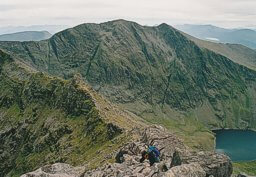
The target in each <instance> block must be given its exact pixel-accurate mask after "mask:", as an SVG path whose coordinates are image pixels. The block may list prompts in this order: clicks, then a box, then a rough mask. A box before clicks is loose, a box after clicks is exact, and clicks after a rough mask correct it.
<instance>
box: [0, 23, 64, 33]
mask: <svg viewBox="0 0 256 177" xmlns="http://www.w3.org/2000/svg"><path fill="white" fill-rule="evenodd" d="M67 28H69V26H67V25H33V26H6V27H0V35H1V34H10V33H17V32H23V31H48V32H49V33H51V34H55V33H57V32H60V31H62V30H64V29H67Z"/></svg>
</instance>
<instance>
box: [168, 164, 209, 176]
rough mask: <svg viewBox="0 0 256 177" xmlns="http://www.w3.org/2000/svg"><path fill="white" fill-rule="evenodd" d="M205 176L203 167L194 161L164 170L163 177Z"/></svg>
mask: <svg viewBox="0 0 256 177" xmlns="http://www.w3.org/2000/svg"><path fill="white" fill-rule="evenodd" d="M184 176H186V177H206V173H205V171H204V169H203V168H202V167H201V166H200V165H199V164H196V163H191V164H184V165H180V166H176V167H173V168H172V169H171V170H169V171H168V172H166V174H165V177H184Z"/></svg>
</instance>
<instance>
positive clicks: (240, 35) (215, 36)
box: [176, 25, 256, 49]
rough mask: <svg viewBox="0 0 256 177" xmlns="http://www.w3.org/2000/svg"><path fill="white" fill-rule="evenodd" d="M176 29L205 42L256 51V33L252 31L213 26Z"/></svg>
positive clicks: (185, 26)
mask: <svg viewBox="0 0 256 177" xmlns="http://www.w3.org/2000/svg"><path fill="white" fill-rule="evenodd" d="M176 28H177V29H179V30H181V31H183V32H185V33H188V34H190V35H192V36H195V37H197V38H200V39H203V40H215V41H217V42H223V43H232V44H242V45H244V46H247V47H249V48H252V49H256V42H255V41H256V31H254V30H251V29H225V28H219V27H216V26H212V25H177V26H176Z"/></svg>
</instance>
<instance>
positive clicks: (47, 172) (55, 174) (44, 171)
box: [21, 163, 85, 177]
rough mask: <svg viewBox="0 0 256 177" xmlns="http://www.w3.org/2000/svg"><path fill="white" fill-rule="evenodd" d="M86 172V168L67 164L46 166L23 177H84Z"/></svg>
mask: <svg viewBox="0 0 256 177" xmlns="http://www.w3.org/2000/svg"><path fill="white" fill-rule="evenodd" d="M84 170H85V168H84V167H72V166H71V165H68V164H65V163H56V164H53V165H46V166H44V167H41V168H39V169H38V170H36V171H34V172H30V173H26V174H24V175H22V176H21V177H82V176H83V174H84Z"/></svg>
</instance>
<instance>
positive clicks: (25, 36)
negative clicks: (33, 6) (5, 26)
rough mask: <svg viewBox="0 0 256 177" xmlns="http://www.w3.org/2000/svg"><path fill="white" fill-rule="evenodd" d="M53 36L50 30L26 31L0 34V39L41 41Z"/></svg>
mask: <svg viewBox="0 0 256 177" xmlns="http://www.w3.org/2000/svg"><path fill="white" fill-rule="evenodd" d="M51 36H52V35H51V34H50V33H49V32H48V31H24V32H18V33H12V34H3V35H0V41H41V40H45V39H49V38H50V37H51Z"/></svg>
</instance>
